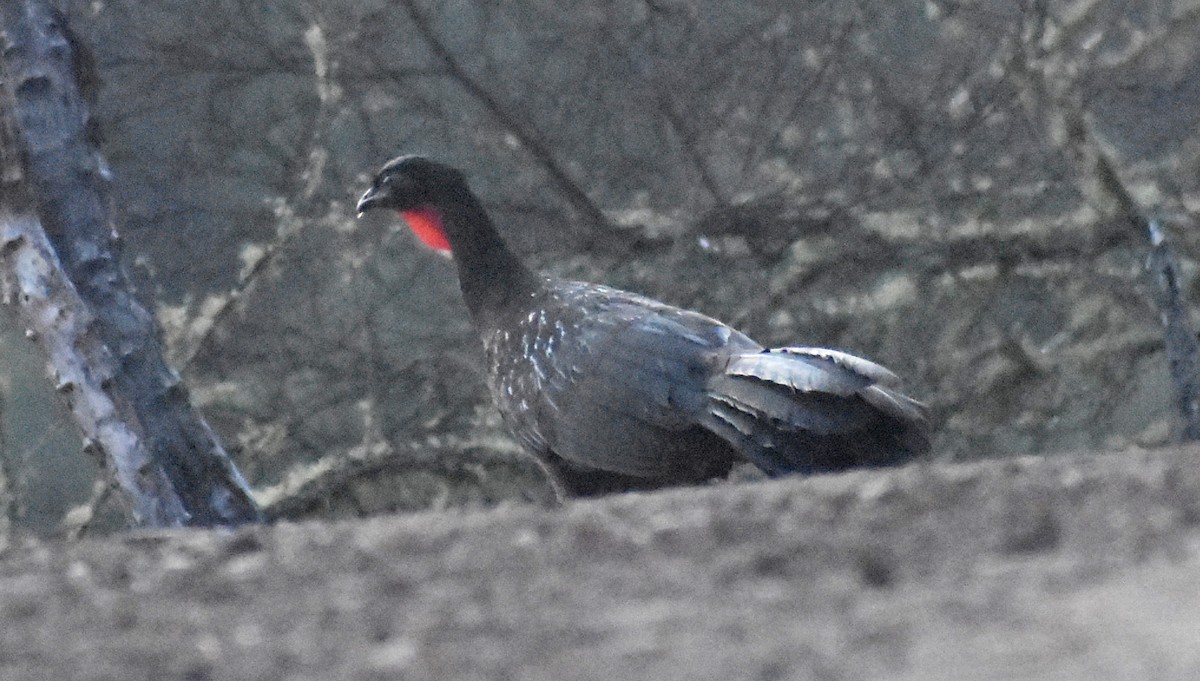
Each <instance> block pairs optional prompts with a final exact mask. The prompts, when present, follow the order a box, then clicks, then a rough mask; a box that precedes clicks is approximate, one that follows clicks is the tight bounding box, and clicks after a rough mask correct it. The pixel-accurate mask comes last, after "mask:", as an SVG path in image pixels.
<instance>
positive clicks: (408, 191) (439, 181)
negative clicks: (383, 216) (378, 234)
mask: <svg viewBox="0 0 1200 681" xmlns="http://www.w3.org/2000/svg"><path fill="white" fill-rule="evenodd" d="M465 185H466V182H465V180H464V179H463V176H462V173H460V172H458V171H457V170H455V169H454V168H451V167H450V166H448V165H443V164H441V163H438V162H436V161H431V160H429V159H427V158H425V157H424V156H415V155H408V156H400V157H397V158H394V159H392V160H390V161H388V162H387V163H386V164H384V166H383V168H381V169H380V170H379V172H378V173H376V174H375V178H374V179H373V180H372V181H371V188H370V189H368V190H367V191H366V193H365V194H363V195H362V198H361V199H359V200H358V214H359V215H362V214H363V213H364V212H366V211H368V210H371V209H372V208H391V209H392V210H398V211H408V210H412V209H416V208H422V207H425V206H434V207H439V206H441V205H442V204H443V203H444V201H445V200H447V199H448V198H449V197H450V196H451V195H453V194H454V193H456V192H459V191H461V190H462V188H463V187H465Z"/></svg>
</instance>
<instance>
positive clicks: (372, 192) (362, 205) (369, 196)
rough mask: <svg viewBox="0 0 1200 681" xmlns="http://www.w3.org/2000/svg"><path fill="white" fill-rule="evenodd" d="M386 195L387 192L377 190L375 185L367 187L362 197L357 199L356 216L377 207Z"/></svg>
mask: <svg viewBox="0 0 1200 681" xmlns="http://www.w3.org/2000/svg"><path fill="white" fill-rule="evenodd" d="M386 197H387V194H386V193H385V192H381V191H378V188H376V187H371V188H370V189H368V190H367V191H366V193H365V194H363V195H362V198H361V199H359V200H358V206H357V207H356V210H357V211H358V217H360V218H361V217H362V216H363V213H365V212H367V211H369V210H371V209H372V208H375V207H377V206H378V205H379V204H380V203H381V202H382V201H383V200H384V198H386Z"/></svg>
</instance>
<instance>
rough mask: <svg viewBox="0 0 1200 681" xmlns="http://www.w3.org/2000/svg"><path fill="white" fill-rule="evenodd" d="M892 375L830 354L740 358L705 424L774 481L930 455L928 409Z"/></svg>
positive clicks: (713, 397)
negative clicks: (904, 391) (778, 477)
mask: <svg viewBox="0 0 1200 681" xmlns="http://www.w3.org/2000/svg"><path fill="white" fill-rule="evenodd" d="M898 383H899V379H898V378H897V377H896V375H895V374H893V373H892V372H891V371H888V370H887V369H885V368H884V367H882V366H880V365H878V364H875V363H874V362H871V361H868V360H865V359H862V358H861V357H855V356H854V355H850V354H846V353H844V352H838V351H836V350H827V349H824V348H776V349H772V350H763V351H761V352H753V353H746V354H741V355H735V356H733V357H732V358H730V360H729V363H728V365H727V366H726V368H725V370H724V371H723V372H721V373H719V374H717V375H716V376H714V377H713V378H712V379H710V381H709V383H708V412H707V414H706V421H705V425H706V426H707V427H708V428H709V429H710V430H711V431H713V432H714V433H716V434H717V435H719V436H720V437H721V438H723V439H724V440H726V441H727V442H729V443H730V444H731V445H733V446H734V448H736V449H737V450H738V451H739V452H740V453H741V454H742V456H744V457H745V458H746V459H747V460H749V461H750V462H751V463H754V464H755V465H756V466H758V467H759V468H761V469H762V470H764V471H766V472H767V473H768V474H769V475H783V474H785V473H797V472H802V473H814V472H822V471H835V470H842V469H846V468H853V467H859V466H887V465H891V464H896V463H902V462H904V461H908V460H910V459H912V458H914V457H917V456H920V455H922V454H925V453H926V452H927V451H928V450H929V431H928V409H927V408H926V406H925V405H924V404H922V403H921V402H918V401H916V400H914V399H912V398H910V397H908V396H906V395H904V394H902V393H900V392H899V391H897V390H896V389H895V386H896V385H897V384H898Z"/></svg>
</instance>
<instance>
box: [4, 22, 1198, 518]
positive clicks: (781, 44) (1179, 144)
mask: <svg viewBox="0 0 1200 681" xmlns="http://www.w3.org/2000/svg"><path fill="white" fill-rule="evenodd" d="M69 10H70V11H69V13H70V15H71V16H72V18H73V20H74V23H73V26H74V28H75V30H76V31H78V32H80V33H81V34H82V35H83V37H84V38H85V40H86V41H87V42H88V43H89V44H90V45H91V47H92V49H93V50H94V53H95V55H94V56H95V60H96V64H97V66H98V69H99V72H100V75H101V79H102V81H103V82H102V89H101V90H100V100H99V102H100V104H99V107H98V111H99V115H100V119H101V126H102V128H103V131H104V134H105V145H104V148H105V151H106V153H107V154H108V157H109V160H110V162H111V164H112V167H113V171H114V175H115V186H116V190H117V196H116V200H117V204H118V205H119V206H120V212H121V214H122V216H123V218H122V219H123V224H122V225H121V229H122V233H123V235H124V237H125V240H126V249H127V256H128V259H129V263H130V266H131V267H133V268H134V270H135V273H136V276H137V278H138V281H139V284H140V286H141V292H142V295H143V296H144V297H145V298H146V299H147V300H152V301H155V302H156V304H157V308H158V312H159V315H160V319H161V320H162V323H163V325H164V328H165V334H166V339H167V341H168V343H169V345H170V348H171V351H172V354H173V357H174V360H175V361H176V363H177V365H178V366H179V367H181V369H183V370H184V372H185V375H186V378H187V381H188V384H189V386H190V387H191V389H192V391H193V394H194V395H195V397H196V398H197V399H198V401H199V402H200V403H201V404H202V406H203V409H204V411H205V412H206V414H207V415H208V416H209V417H210V419H211V420H212V421H213V423H214V425H215V426H216V427H217V429H218V430H219V432H220V433H221V434H222V435H223V437H224V438H225V440H226V441H227V443H228V444H229V445H230V446H232V447H233V448H234V449H235V450H236V451H237V458H238V461H239V464H240V465H241V466H242V468H243V470H244V472H245V473H246V474H247V476H248V477H249V478H250V480H251V482H252V483H253V484H254V485H255V486H256V488H257V489H258V490H259V491H260V493H261V498H262V500H263V501H264V503H266V504H267V505H268V506H269V507H270V508H271V509H272V510H273V511H274V512H275V513H276V514H278V515H281V516H288V517H305V516H309V515H312V514H318V515H330V514H332V515H338V516H344V515H362V514H369V513H374V512H378V511H382V510H388V509H419V508H430V507H432V508H444V507H447V506H459V505H468V506H478V505H487V504H492V503H495V502H497V501H500V500H503V499H516V500H533V501H537V500H540V499H544V498H545V493H546V490H545V489H544V485H543V483H542V482H541V479H540V476H539V475H538V473H537V471H536V470H534V469H533V468H532V467H531V466H530V465H529V464H528V462H526V461H525V460H524V459H523V458H522V457H521V456H520V455H519V453H518V452H517V451H516V450H515V448H514V447H513V445H512V444H511V442H509V441H508V440H507V438H506V437H505V436H504V435H503V433H502V432H501V431H500V429H499V428H498V423H497V420H496V418H495V416H494V414H493V413H492V411H491V408H490V405H488V404H487V401H486V395H485V393H484V390H483V384H482V378H481V375H480V368H479V361H478V360H479V357H478V352H477V349H476V347H475V339H474V338H473V337H472V336H471V333H470V330H469V327H468V323H467V320H466V315H465V313H464V310H463V308H462V305H461V302H460V301H459V299H458V292H457V289H456V282H455V280H454V276H453V272H452V270H451V268H450V267H448V265H447V263H446V262H444V261H443V260H441V259H440V258H437V257H436V256H434V255H432V254H430V253H428V252H427V251H424V250H422V249H421V248H420V247H419V246H417V245H416V244H415V243H414V242H413V241H412V240H411V238H410V237H409V235H408V234H407V231H406V230H404V229H403V228H402V226H401V225H398V224H396V221H395V220H392V219H390V218H388V217H387V216H383V215H379V216H375V215H372V216H370V217H369V218H365V219H363V220H361V221H359V220H355V218H354V215H353V210H352V206H353V202H354V199H355V198H356V196H357V194H358V193H360V192H361V190H362V188H363V187H364V186H365V181H366V179H367V178H368V177H369V175H370V174H371V173H372V172H373V171H374V170H375V169H376V168H377V166H379V165H380V164H381V163H382V162H383V161H384V160H386V159H387V158H390V157H391V156H394V155H396V154H398V153H400V152H410V151H420V152H424V153H427V154H429V155H434V156H437V157H439V158H442V159H445V160H447V161H449V162H451V163H453V164H455V165H458V166H460V167H462V168H463V169H464V170H465V172H466V173H467V175H468V177H469V178H470V179H471V181H472V184H473V186H474V187H475V189H476V190H477V191H478V192H479V193H480V194H481V195H482V196H483V197H484V198H485V200H486V202H487V204H488V206H489V207H490V208H491V210H492V211H493V212H494V213H495V215H496V216H497V218H498V221H499V222H500V224H501V226H502V229H503V230H504V232H505V234H506V235H507V236H508V237H509V238H510V239H511V240H512V241H513V242H514V243H515V244H517V245H518V247H519V249H520V250H521V251H522V252H523V253H525V254H527V256H528V257H529V258H530V259H531V260H532V261H533V262H534V263H536V264H537V265H538V266H539V267H540V268H541V269H543V270H544V271H548V272H553V273H556V274H560V275H564V276H570V277H576V278H584V279H589V280H593V281H602V282H605V283H609V284H613V285H616V286H620V287H624V288H629V289H633V290H637V291H640V292H644V293H647V294H650V295H652V296H655V297H659V298H661V299H664V300H667V301H669V302H671V303H675V304H679V305H683V306H688V307H693V308H696V309H699V310H702V311H704V312H706V313H708V314H711V315H713V316H716V317H719V318H721V319H724V320H727V321H729V322H731V323H734V324H735V325H737V326H738V327H739V328H741V329H743V330H745V331H746V332H748V333H750V334H751V335H753V336H755V337H756V338H758V339H759V340H760V341H762V342H764V343H766V344H773V343H774V344H784V343H801V344H814V345H827V346H832V347H838V348H844V349H847V350H850V351H853V352H857V353H861V354H864V355H867V356H869V357H872V358H874V359H877V360H878V361H880V362H882V363H884V364H887V365H888V366H889V367H891V368H893V369H894V370H896V371H897V373H899V374H901V375H902V376H904V377H905V378H906V379H907V381H908V388H909V389H910V391H911V392H912V393H913V394H915V395H917V396H920V397H922V398H924V399H926V400H927V401H928V402H929V403H930V404H931V406H932V407H933V412H934V415H935V423H936V428H937V437H936V440H935V457H936V458H937V459H939V460H947V461H958V460H970V459H979V458H998V457H1009V456H1013V455H1019V454H1038V455H1052V454H1055V453H1058V452H1063V451H1071V450H1079V449H1091V448H1105V449H1120V448H1123V447H1128V446H1130V445H1135V444H1136V445H1140V446H1156V445H1162V444H1165V443H1167V442H1169V441H1170V440H1171V439H1172V436H1173V431H1174V430H1175V429H1177V426H1176V416H1175V412H1174V410H1173V401H1172V400H1173V397H1172V393H1171V385H1170V382H1169V377H1168V374H1167V368H1166V361H1165V358H1164V355H1163V347H1162V341H1161V337H1162V334H1161V330H1160V326H1159V322H1158V319H1157V312H1156V311H1155V309H1154V307H1153V305H1152V303H1151V300H1150V296H1149V293H1148V289H1147V286H1146V283H1145V275H1144V272H1143V271H1142V263H1143V260H1144V258H1145V254H1146V239H1145V235H1143V234H1139V233H1137V232H1135V231H1133V230H1132V229H1131V228H1130V227H1129V226H1128V224H1127V223H1126V222H1125V221H1124V219H1123V217H1122V216H1120V215H1119V214H1117V213H1116V212H1115V211H1114V209H1113V206H1112V205H1110V203H1109V202H1106V200H1105V197H1104V195H1103V193H1102V192H1099V191H1097V190H1096V184H1097V181H1098V178H1096V177H1094V176H1093V175H1094V173H1093V172H1092V169H1090V168H1089V167H1088V166H1087V165H1086V164H1084V163H1080V159H1081V158H1084V157H1086V156H1087V154H1088V153H1090V152H1092V151H1095V149H1092V148H1091V147H1095V148H1098V149H1100V150H1101V151H1102V152H1103V153H1106V154H1108V155H1109V156H1110V157H1111V158H1113V159H1114V161H1115V163H1116V165H1117V168H1118V172H1119V175H1120V180H1121V181H1122V182H1123V183H1124V184H1125V185H1126V186H1127V187H1128V188H1129V189H1130V190H1131V192H1132V193H1133V194H1134V195H1135V197H1136V198H1137V199H1138V200H1139V201H1140V202H1142V205H1143V206H1144V207H1145V208H1146V209H1147V211H1148V212H1149V213H1150V214H1152V215H1154V216H1157V217H1160V218H1162V219H1164V220H1165V221H1166V224H1167V227H1168V230H1169V234H1170V236H1171V237H1172V238H1173V239H1174V241H1175V244H1176V246H1177V248H1178V249H1179V250H1180V251H1181V253H1182V255H1183V256H1184V258H1185V261H1186V262H1185V266H1186V272H1187V274H1188V277H1189V279H1188V282H1187V286H1188V288H1187V290H1186V291H1185V293H1186V294H1187V295H1188V296H1189V297H1190V298H1192V299H1194V298H1195V297H1196V296H1195V293H1196V291H1195V290H1194V288H1195V284H1194V283H1193V282H1194V277H1193V276H1192V275H1193V273H1194V271H1195V266H1194V262H1193V259H1192V256H1193V255H1194V254H1196V253H1198V252H1200V241H1198V239H1197V238H1196V231H1195V229H1194V227H1193V220H1192V212H1194V209H1195V207H1196V205H1197V202H1198V201H1200V195H1198V194H1197V191H1198V189H1200V187H1198V186H1197V185H1198V183H1200V177H1198V174H1197V169H1198V168H1200V145H1198V140H1200V136H1198V135H1197V126H1198V124H1200V106H1197V100H1198V99H1200V78H1197V73H1198V72H1197V64H1198V63H1200V30H1197V28H1198V26H1197V24H1198V19H1200V3H1196V2H1190V1H1185V0H1177V1H1175V2H1168V1H1165V0H1164V1H1161V2H1149V3H1147V2H1133V1H1129V2H1123V1H1120V0H1104V1H1100V0H1092V1H1077V2H1053V1H1045V0H1026V1H1023V2H1012V3H993V2H951V1H943V2H935V1H928V2H916V1H915V0H914V1H906V2H872V1H871V0H860V1H857V2H847V1H832V0H830V1H826V2H812V3H803V4H802V5H800V6H797V3H792V2H770V1H767V0H764V1H762V2H754V3H725V2H718V1H716V0H713V1H712V2H670V1H668V2H657V1H656V2H644V1H632V0H630V1H619V2H618V1H614V2H595V1H594V0H591V1H588V2H583V1H579V2H566V3H562V2H554V3H550V2H539V1H538V0H522V1H520V2H512V3H501V4H499V5H497V4H496V3H490V2H482V1H474V0H455V1H447V2H372V1H370V0H364V1H362V2H355V3H347V2H336V1H334V0H323V1H315V2H297V1H296V0H270V1H267V2H254V3H251V2H237V1H224V0H222V1H217V0H193V1H189V2H161V3H154V4H153V6H147V5H146V3H139V2H133V1H132V0H107V1H105V2H86V3H85V2H79V3H74V4H72V5H71V6H70V7H69ZM1072 121H1084V122H1085V124H1086V130H1087V132H1088V135H1087V136H1086V138H1084V139H1081V138H1080V136H1079V135H1078V134H1076V133H1077V130H1076V128H1075V127H1073V126H1072ZM5 333H6V335H7V337H6V338H5V342H4V343H3V348H4V354H3V356H2V357H3V362H2V364H3V366H2V367H0V369H2V370H3V372H4V377H3V381H2V382H0V387H2V388H3V392H2V395H3V405H2V406H3V427H4V429H3V435H4V444H5V446H4V450H3V454H4V459H3V470H4V477H5V483H6V487H5V491H4V494H3V499H4V500H5V501H6V503H7V509H6V516H7V517H8V518H9V519H10V520H12V521H14V522H15V523H16V524H17V525H18V526H28V527H33V528H37V529H39V530H43V531H51V532H68V533H75V532H78V531H79V530H80V529H81V528H88V529H91V528H103V527H114V526H119V524H120V523H119V517H116V516H115V515H114V514H115V511H114V508H113V506H112V504H111V503H110V500H109V498H108V494H107V489H106V488H105V486H104V484H103V482H100V481H98V476H97V471H96V469H95V466H94V463H93V462H91V461H89V460H87V459H86V457H84V456H82V455H81V454H80V452H79V444H78V440H77V436H76V435H75V434H74V432H73V430H72V427H71V425H70V424H69V422H68V421H66V420H64V419H63V418H62V412H61V409H60V408H59V407H58V406H57V405H56V400H55V398H54V397H53V395H51V394H49V393H50V390H49V384H48V383H47V382H46V381H45V380H44V379H43V377H42V376H41V369H40V366H41V360H40V358H37V357H36V356H29V352H30V350H31V346H29V345H28V344H27V343H24V342H23V341H21V340H19V333H17V331H16V330H15V329H12V328H8V329H6V330H5Z"/></svg>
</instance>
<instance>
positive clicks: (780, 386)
mask: <svg viewBox="0 0 1200 681" xmlns="http://www.w3.org/2000/svg"><path fill="white" fill-rule="evenodd" d="M375 207H390V208H394V209H396V210H399V211H402V212H404V211H411V210H420V211H422V215H429V214H432V215H436V216H438V217H439V218H440V220H441V223H442V227H443V228H444V231H445V236H446V237H447V240H448V243H449V244H450V246H451V248H452V252H453V256H454V260H455V263H456V265H457V267H458V272H459V279H460V284H461V286H462V290H463V296H464V300H465V301H466V303H467V307H468V309H469V310H470V313H471V316H472V320H473V322H474V324H475V328H476V330H477V331H478V333H479V336H480V339H481V340H482V342H483V347H484V351H485V353H486V358H487V363H488V385H489V388H490V390H491V394H492V398H493V400H494V402H495V403H496V405H497V407H498V408H499V410H500V413H501V415H502V417H503V419H504V422H505V424H506V426H507V427H508V429H509V430H510V432H512V434H513V436H514V437H515V438H516V439H517V440H518V441H520V442H521V444H522V445H524V446H525V447H526V448H527V449H528V450H529V451H530V452H532V453H533V454H534V455H535V456H537V457H538V459H539V460H540V461H541V462H542V463H543V465H544V467H545V468H546V469H547V471H548V473H549V474H550V475H551V477H552V478H553V479H554V481H555V483H556V485H557V487H558V488H559V490H560V492H561V493H563V494H570V495H579V494H598V493H604V492H610V491H619V490H626V489H647V488H654V487H661V486H664V485H671V484H688V483H697V482H702V481H705V480H709V479H712V478H716V477H720V476H723V475H725V474H726V473H728V472H729V470H730V468H731V467H732V466H733V464H735V463H736V462H738V461H749V462H750V463H753V464H754V465H756V466H758V467H759V468H761V469H762V470H764V471H765V472H767V473H768V474H769V475H782V474H787V473H813V472H821V471H835V470H842V469H846V468H851V467H856V466H880V465H890V464H895V463H900V462H903V461H907V460H909V459H911V458H913V457H915V456H919V455H921V454H923V453H924V452H925V451H927V450H928V447H929V441H928V432H927V418H926V413H925V407H924V406H923V405H922V404H921V403H919V402H916V401H915V400H912V399H911V398H909V397H907V396H905V395H903V394H901V393H900V392H898V391H897V390H896V389H895V384H896V382H897V379H896V377H895V375H894V374H892V373H891V372H890V371H888V370H887V369H885V368H883V367H881V366H879V365H877V364H874V363H872V362H870V361H868V360H865V359H862V358H859V357H855V356H853V355H848V354H846V353H841V352H837V351H833V350H827V349H823V348H776V349H770V350H768V349H764V348H763V347H762V346H760V345H759V344H758V343H756V342H754V341H753V340H751V339H750V338H749V337H747V336H746V335H744V334H742V333H740V332H738V331H736V330H734V329H732V328H730V327H729V326H726V325H725V324H722V323H721V322H719V321H717V320H715V319H712V318H710V317H706V316H704V315H701V314H699V313H696V312H691V311H688V310H683V309H680V308H677V307H673V306H670V305H666V304H664V303H661V302H658V301H655V300H651V299H649V298H646V297H644V296H640V295H637V294H633V293H629V292H626V291H620V290H617V289H613V288H609V287H606V286H600V285H596V284H588V283H582V282H574V281H564V280H558V279H546V278H543V277H538V276H536V275H534V274H532V273H531V272H529V270H528V269H526V268H525V266H524V265H523V264H522V263H521V262H520V261H519V260H518V259H517V258H516V256H515V255H513V253H512V252H511V251H510V250H509V249H508V247H507V246H506V245H505V244H504V242H503V240H502V239H500V237H499V235H498V234H497V233H496V231H495V229H494V227H493V226H492V223H491V220H490V219H489V218H488V216H487V214H486V212H485V211H484V209H483V207H482V205H481V204H480V203H479V201H478V199H476V198H475V196H474V195H473V194H472V193H471V192H470V190H469V189H468V187H467V184H466V182H465V180H464V179H463V178H462V176H461V175H460V174H459V173H458V172H457V171H455V170H453V169H452V168H449V167H448V166H444V165H441V164H438V163H434V162H432V161H429V160H427V159H423V158H420V157H411V156H410V157H401V158H398V159H395V160H393V161H391V162H389V163H388V164H387V165H386V166H384V169H383V170H381V171H380V173H379V174H378V175H377V176H376V178H375V181H374V182H373V184H372V187H371V189H370V190H368V191H367V193H366V194H364V196H363V198H362V200H361V201H360V202H359V210H360V212H361V211H363V210H367V209H370V208H375Z"/></svg>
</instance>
